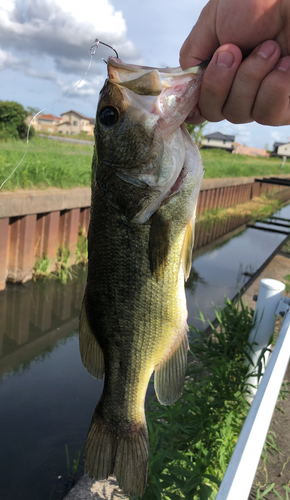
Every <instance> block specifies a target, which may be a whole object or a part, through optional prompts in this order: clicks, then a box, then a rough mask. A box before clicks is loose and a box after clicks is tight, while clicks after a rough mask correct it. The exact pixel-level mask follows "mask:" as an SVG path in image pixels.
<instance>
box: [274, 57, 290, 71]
mask: <svg viewBox="0 0 290 500" xmlns="http://www.w3.org/2000/svg"><path fill="white" fill-rule="evenodd" d="M277 69H279V70H280V71H288V69H290V57H289V56H288V57H283V59H281V60H280V61H279V63H278V67H277Z"/></svg>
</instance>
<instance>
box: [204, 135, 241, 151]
mask: <svg viewBox="0 0 290 500" xmlns="http://www.w3.org/2000/svg"><path fill="white" fill-rule="evenodd" d="M234 141H235V136H234V135H225V134H221V133H220V132H214V133H213V134H207V135H205V136H204V139H203V140H202V141H201V144H202V147H203V148H220V149H225V150H226V151H232V150H233V149H234Z"/></svg>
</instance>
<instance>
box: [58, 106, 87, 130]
mask: <svg viewBox="0 0 290 500" xmlns="http://www.w3.org/2000/svg"><path fill="white" fill-rule="evenodd" d="M94 126H95V120H94V119H93V118H87V117H86V116H84V115H81V114H80V113H77V111H73V110H70V111H66V112H65V113H61V122H60V123H59V124H58V126H57V132H59V133H60V134H79V133H80V132H86V133H87V134H88V135H94Z"/></svg>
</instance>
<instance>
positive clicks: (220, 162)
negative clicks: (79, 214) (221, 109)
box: [0, 136, 290, 190]
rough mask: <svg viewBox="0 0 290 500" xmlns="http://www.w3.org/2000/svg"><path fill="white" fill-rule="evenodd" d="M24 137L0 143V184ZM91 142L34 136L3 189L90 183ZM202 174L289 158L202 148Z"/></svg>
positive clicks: (266, 167) (260, 168) (288, 170)
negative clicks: (75, 141) (257, 155)
mask: <svg viewBox="0 0 290 500" xmlns="http://www.w3.org/2000/svg"><path fill="white" fill-rule="evenodd" d="M25 150H26V141H20V140H18V141H16V140H15V141H13V140H9V141H7V142H1V143H0V184H2V182H3V181H4V180H5V179H6V178H7V177H8V175H9V174H10V173H11V172H12V170H13V169H14V168H15V167H16V165H17V164H18V162H19V161H20V160H21V158H22V156H23V154H24V152H25ZM92 152H93V142H92V145H82V144H72V143H68V142H60V141H52V140H50V139H47V138H40V137H37V136H36V137H34V138H33V139H32V140H31V141H30V142H29V148H28V153H27V155H26V157H25V159H24V160H23V162H22V164H21V165H20V167H19V168H18V169H17V170H16V172H15V173H14V174H13V176H12V177H11V179H9V181H7V183H6V184H5V186H4V188H3V189H5V190H16V189H32V188H39V189H45V188H48V187H61V188H72V187H76V186H89V185H90V179H91V173H90V170H91V159H92ZM201 156H202V159H203V162H204V166H205V178H217V177H243V176H263V175H279V174H290V161H289V160H287V161H286V163H285V165H284V168H282V167H281V159H280V158H263V157H257V158H254V157H250V156H244V155H233V154H230V153H227V152H226V151H221V150H218V149H216V150H208V149H205V150H201Z"/></svg>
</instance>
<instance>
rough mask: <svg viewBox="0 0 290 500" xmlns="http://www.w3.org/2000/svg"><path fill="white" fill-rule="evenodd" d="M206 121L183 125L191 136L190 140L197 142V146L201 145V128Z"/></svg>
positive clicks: (202, 136)
mask: <svg viewBox="0 0 290 500" xmlns="http://www.w3.org/2000/svg"><path fill="white" fill-rule="evenodd" d="M207 123H208V122H203V123H200V124H199V125H192V124H191V123H186V124H185V126H186V128H187V130H188V132H189V135H190V136H191V138H192V140H193V141H194V142H195V144H197V146H198V148H199V149H200V148H201V147H202V140H203V139H204V135H203V129H204V127H205V126H206V124H207Z"/></svg>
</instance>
